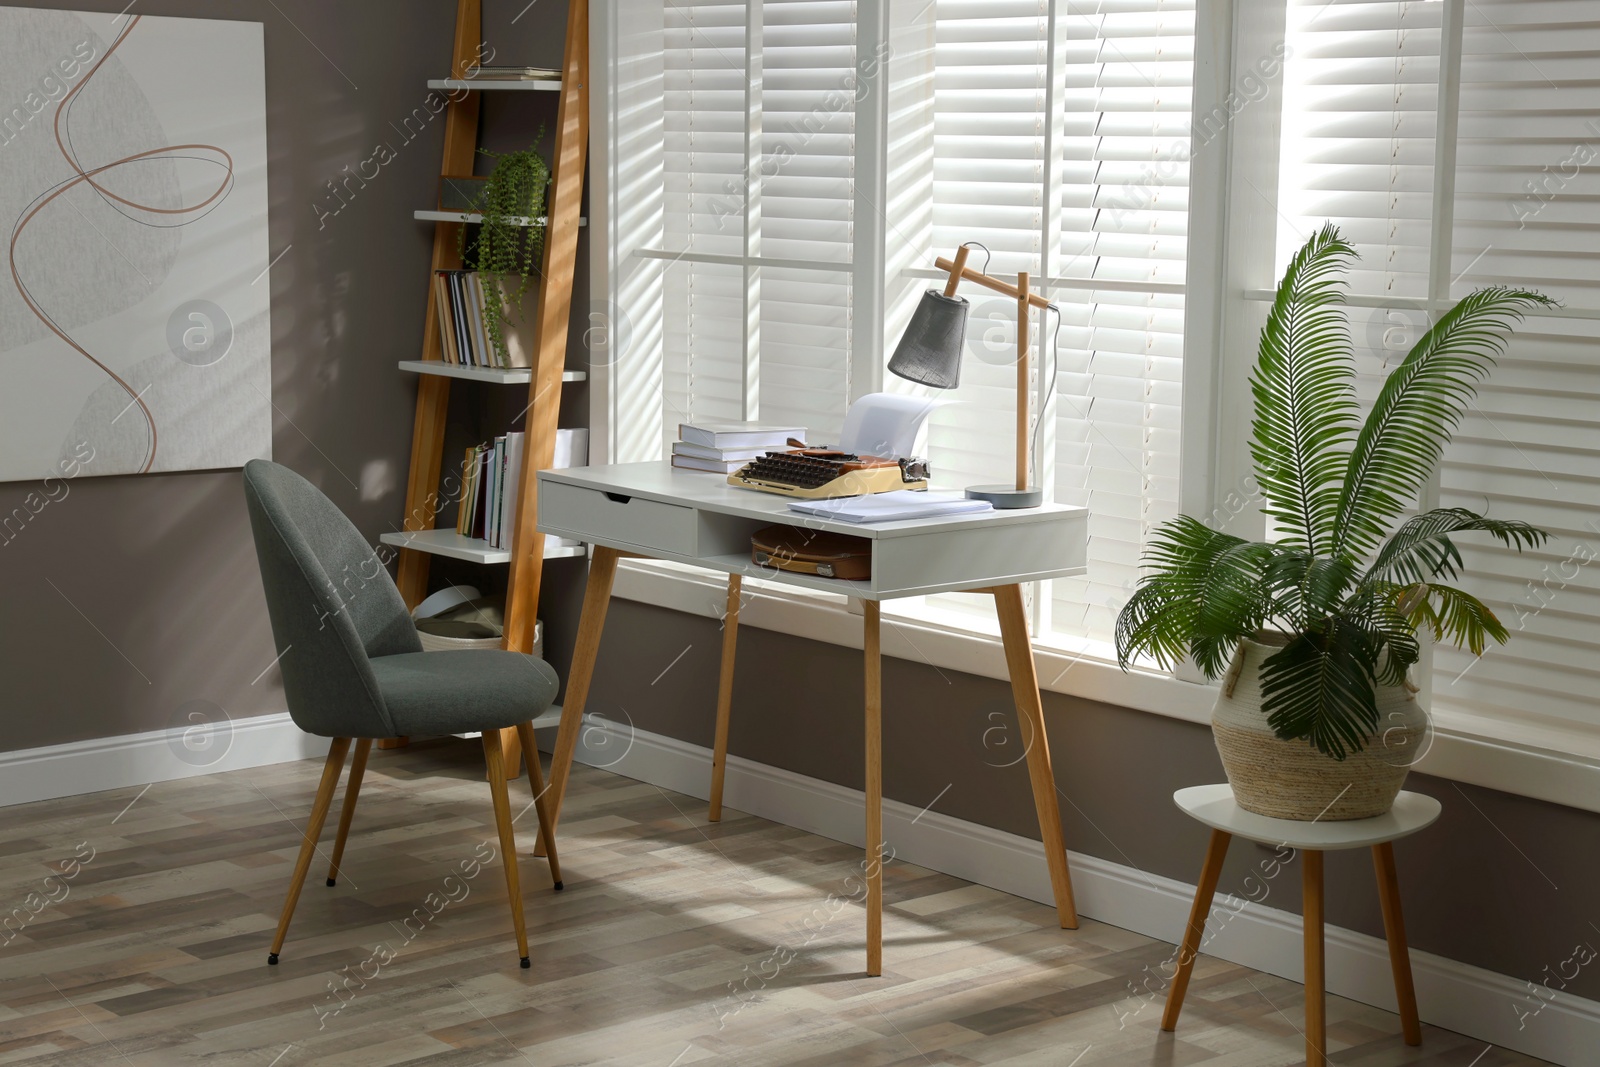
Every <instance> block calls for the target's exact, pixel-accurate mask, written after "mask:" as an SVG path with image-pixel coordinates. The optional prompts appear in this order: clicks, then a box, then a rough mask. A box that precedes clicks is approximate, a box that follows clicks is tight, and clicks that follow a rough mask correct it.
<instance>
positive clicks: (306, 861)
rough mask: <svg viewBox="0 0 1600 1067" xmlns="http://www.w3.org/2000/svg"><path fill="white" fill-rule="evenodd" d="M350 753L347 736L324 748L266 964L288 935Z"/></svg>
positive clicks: (274, 958)
mask: <svg viewBox="0 0 1600 1067" xmlns="http://www.w3.org/2000/svg"><path fill="white" fill-rule="evenodd" d="M349 751H350V739H349V738H348V737H336V738H334V739H333V745H332V746H331V747H330V748H329V749H328V761H327V762H326V763H324V764H323V765H322V781H321V782H320V783H319V784H318V785H317V799H316V800H315V801H314V802H313V803H312V805H311V819H310V821H309V822H307V823H306V832H305V839H304V840H302V841H301V842H300V858H299V859H297V860H295V864H294V880H293V881H291V882H290V883H289V896H288V898H287V899H286V900H284V902H283V914H282V915H281V916H279V917H278V934H277V936H276V937H274V938H273V939H272V951H271V952H269V953H268V954H267V962H268V963H270V964H276V963H277V962H278V953H279V952H281V951H282V950H283V939H284V938H285V937H287V936H288V935H289V920H290V919H292V918H294V906H295V905H296V904H298V903H300V887H301V886H302V885H304V884H305V880H306V871H308V870H310V869H311V854H312V853H313V852H315V851H316V850H317V838H319V837H321V836H322V824H323V823H324V822H325V821H327V818H328V808H330V807H331V806H332V805H333V791H334V790H335V789H336V788H338V785H339V773H340V772H341V771H343V770H344V757H345V753H347V752H349Z"/></svg>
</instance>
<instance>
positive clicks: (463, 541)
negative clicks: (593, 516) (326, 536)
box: [378, 530, 585, 563]
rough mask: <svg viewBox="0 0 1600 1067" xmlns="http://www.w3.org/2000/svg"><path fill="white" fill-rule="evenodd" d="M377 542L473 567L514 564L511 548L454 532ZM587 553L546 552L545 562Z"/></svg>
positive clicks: (409, 533)
mask: <svg viewBox="0 0 1600 1067" xmlns="http://www.w3.org/2000/svg"><path fill="white" fill-rule="evenodd" d="M378 540H380V541H382V542H383V543H384V544H386V545H394V546H395V547H397V548H410V549H415V550H416V551H418V552H428V553H431V554H433V555H435V556H449V557H450V558H451V559H464V560H468V561H469V562H472V563H509V562H511V550H510V549H509V548H490V547H489V542H487V541H485V540H483V539H482V538H480V537H462V536H461V535H460V534H458V533H456V532H455V531H454V530H399V531H394V532H391V533H386V534H383V535H381V536H380V537H379V538H378ZM584 552H585V549H584V547H583V546H582V545H568V546H565V547H562V548H547V549H545V552H544V558H545V559H561V558H563V557H567V556H581V555H583V554H584Z"/></svg>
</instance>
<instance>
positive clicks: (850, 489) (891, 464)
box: [728, 448, 928, 500]
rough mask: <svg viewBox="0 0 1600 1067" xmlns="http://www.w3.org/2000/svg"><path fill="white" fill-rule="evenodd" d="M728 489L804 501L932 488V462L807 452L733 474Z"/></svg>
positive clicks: (771, 457) (771, 458)
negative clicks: (735, 487) (929, 481)
mask: <svg viewBox="0 0 1600 1067" xmlns="http://www.w3.org/2000/svg"><path fill="white" fill-rule="evenodd" d="M728 484H729V485H734V486H738V487H739V488H741V489H759V490H761V491H762V492H766V493H782V494H783V495H784V496H792V497H798V498H801V499H804V500H818V499H822V498H825V497H833V496H861V495H862V494H863V493H888V492H892V491H894V490H896V489H926V488H928V461H927V460H925V459H890V458H886V457H883V456H866V455H856V454H855V453H852V452H841V451H835V450H831V449H821V448H801V449H796V450H794V451H790V452H768V453H767V454H766V455H764V456H762V457H761V458H760V459H756V460H752V461H751V462H749V463H747V464H745V465H744V466H743V467H741V468H740V469H738V470H736V471H734V472H733V473H732V474H730V475H728Z"/></svg>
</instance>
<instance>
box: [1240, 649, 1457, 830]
mask: <svg viewBox="0 0 1600 1067" xmlns="http://www.w3.org/2000/svg"><path fill="white" fill-rule="evenodd" d="M1278 647H1281V646H1277V647H1275V646H1274V645H1272V644H1266V643H1262V642H1260V641H1241V642H1240V643H1239V647H1238V649H1237V650H1236V651H1235V652H1234V660H1233V663H1232V664H1231V665H1230V666H1229V669H1228V673H1227V675H1226V676H1225V677H1224V678H1223V683H1222V690H1221V691H1220V692H1219V693H1218V694H1217V703H1216V706H1215V707H1214V708H1213V710H1212V713H1211V732H1212V736H1213V737H1214V738H1215V739H1216V742H1217V753H1218V754H1219V755H1220V756H1221V757H1222V767H1223V770H1225V771H1226V772H1227V774H1228V784H1229V785H1231V786H1232V787H1233V796H1234V799H1235V800H1237V801H1238V803H1239V806H1240V807H1241V808H1244V809H1245V810H1246V811H1253V812H1255V813H1256V814H1258V815H1267V816H1271V817H1272V818H1275V819H1294V820H1297V821H1300V822H1329V821H1342V820H1347V819H1366V818H1370V817H1372V816H1374V815H1382V814H1383V813H1384V812H1386V811H1388V810H1389V808H1390V807H1391V806H1392V805H1393V804H1394V798H1395V797H1396V796H1398V795H1399V793H1400V787H1401V786H1402V785H1403V784H1404V783H1405V780H1406V773H1407V772H1408V771H1409V770H1410V769H1411V765H1412V764H1413V763H1415V762H1416V761H1417V758H1418V756H1419V755H1420V754H1421V752H1422V751H1423V743H1424V739H1425V737H1426V735H1427V732H1428V720H1427V715H1426V713H1425V712H1424V711H1423V710H1422V706H1421V705H1420V704H1418V703H1417V699H1416V695H1415V693H1414V692H1413V691H1412V689H1411V688H1410V687H1409V686H1406V685H1396V686H1384V685H1380V686H1378V687H1377V690H1376V698H1377V705H1378V726H1377V728H1376V729H1375V730H1374V731H1373V732H1372V734H1371V736H1369V737H1367V738H1366V740H1365V743H1364V745H1363V746H1362V749H1361V751H1360V752H1353V753H1350V754H1349V755H1347V756H1346V757H1345V758H1344V759H1342V760H1336V759H1333V758H1331V757H1329V756H1326V755H1324V754H1323V753H1321V752H1318V751H1317V750H1316V748H1314V747H1313V746H1312V745H1310V744H1309V743H1308V742H1306V741H1303V740H1302V741H1284V740H1280V739H1279V738H1278V737H1277V736H1276V735H1275V734H1274V733H1273V731H1272V727H1270V726H1268V725H1267V713H1266V712H1265V711H1264V710H1263V709H1262V694H1261V664H1262V662H1263V661H1264V660H1266V658H1267V657H1268V656H1271V655H1272V654H1273V653H1274V652H1276V651H1277V650H1278Z"/></svg>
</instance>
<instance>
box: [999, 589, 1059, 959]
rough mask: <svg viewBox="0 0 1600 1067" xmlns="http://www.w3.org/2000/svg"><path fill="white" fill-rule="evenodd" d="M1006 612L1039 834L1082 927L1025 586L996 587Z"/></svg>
mask: <svg viewBox="0 0 1600 1067" xmlns="http://www.w3.org/2000/svg"><path fill="white" fill-rule="evenodd" d="M993 592H994V603H995V608H996V610H997V611H998V612H999V614H1000V637H1001V640H1002V641H1004V642H1005V647H1006V669H1007V671H1008V672H1009V673H1010V675H1011V693H1012V696H1013V697H1014V699H1015V700H1016V704H1017V720H1018V722H1019V724H1020V723H1024V722H1025V723H1026V724H1027V725H1026V726H1024V727H1022V728H1023V729H1024V730H1025V732H1026V734H1027V737H1026V739H1025V740H1026V743H1027V745H1028V750H1027V751H1028V778H1029V780H1030V781H1031V782H1032V783H1033V806H1034V808H1035V810H1037V812H1038V814H1039V838H1040V840H1041V841H1043V842H1044V858H1045V861H1046V862H1047V863H1048V864H1049V865H1050V888H1051V889H1052V890H1053V891H1054V892H1055V898H1056V915H1057V917H1058V918H1060V920H1061V928H1062V929H1063V930H1076V929H1077V928H1078V908H1077V905H1076V904H1075V903H1074V902H1073V899H1072V875H1071V874H1070V873H1069V872H1068V871H1067V846H1066V845H1065V844H1064V843H1063V842H1062V840H1061V808H1060V807H1059V806H1058V805H1057V804H1056V776H1055V771H1054V770H1053V769H1052V768H1051V766H1050V740H1049V738H1048V737H1047V736H1046V734H1045V728H1044V704H1043V703H1042V702H1041V701H1040V698H1039V676H1038V674H1037V673H1036V672H1035V670H1034V665H1033V642H1032V641H1030V640H1029V639H1028V617H1027V613H1026V611H1025V610H1024V608H1023V605H1022V587H1021V586H1020V585H1003V586H999V587H997V588H996V589H994V591H993Z"/></svg>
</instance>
